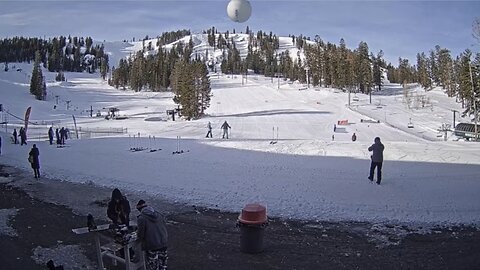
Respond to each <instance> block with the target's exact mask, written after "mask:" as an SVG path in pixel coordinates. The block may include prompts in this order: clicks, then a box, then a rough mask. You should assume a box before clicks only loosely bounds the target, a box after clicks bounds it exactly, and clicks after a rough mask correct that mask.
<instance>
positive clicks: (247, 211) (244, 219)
mask: <svg viewBox="0 0 480 270" xmlns="http://www.w3.org/2000/svg"><path fill="white" fill-rule="evenodd" d="M238 221H240V222H241V223H245V224H262V223H265V222H267V209H266V208H265V206H263V205H261V204H258V203H249V204H247V205H245V207H244V208H243V209H242V213H241V214H240V215H239V216H238Z"/></svg>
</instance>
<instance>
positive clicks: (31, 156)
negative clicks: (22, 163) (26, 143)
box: [28, 144, 40, 178]
mask: <svg viewBox="0 0 480 270" xmlns="http://www.w3.org/2000/svg"><path fill="white" fill-rule="evenodd" d="M38 156H40V151H39V150H38V148H37V145H36V144H34V145H33V146H32V149H31V150H30V153H28V161H29V162H30V165H31V166H32V169H33V173H34V174H35V178H40V160H39V158H38Z"/></svg>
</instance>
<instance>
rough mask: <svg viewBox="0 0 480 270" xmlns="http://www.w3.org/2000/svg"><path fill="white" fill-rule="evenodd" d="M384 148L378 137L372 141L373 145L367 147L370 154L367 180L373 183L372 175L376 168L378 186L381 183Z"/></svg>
mask: <svg viewBox="0 0 480 270" xmlns="http://www.w3.org/2000/svg"><path fill="white" fill-rule="evenodd" d="M384 149H385V147H384V146H383V144H382V143H381V142H380V137H376V138H375V140H374V144H372V145H371V146H370V147H368V151H370V152H372V156H371V158H372V163H371V164H370V175H369V176H368V179H369V180H370V181H373V173H374V172H375V168H377V184H378V185H380V182H381V181H382V163H383V150H384Z"/></svg>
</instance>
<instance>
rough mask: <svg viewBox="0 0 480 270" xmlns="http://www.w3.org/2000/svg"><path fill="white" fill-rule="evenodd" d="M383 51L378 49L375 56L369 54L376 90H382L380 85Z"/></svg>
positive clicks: (381, 83) (382, 77)
mask: <svg viewBox="0 0 480 270" xmlns="http://www.w3.org/2000/svg"><path fill="white" fill-rule="evenodd" d="M382 57H383V51H382V50H380V51H379V52H378V54H377V56H375V55H373V53H372V54H371V58H372V63H373V70H372V72H373V84H374V85H375V86H377V87H378V91H381V90H382V85H383V79H384V76H383V71H382V68H384V66H383V59H382Z"/></svg>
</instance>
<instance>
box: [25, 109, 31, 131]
mask: <svg viewBox="0 0 480 270" xmlns="http://www.w3.org/2000/svg"><path fill="white" fill-rule="evenodd" d="M31 111H32V107H28V108H27V111H26V112H25V132H27V128H28V119H29V118H30V112H31Z"/></svg>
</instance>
